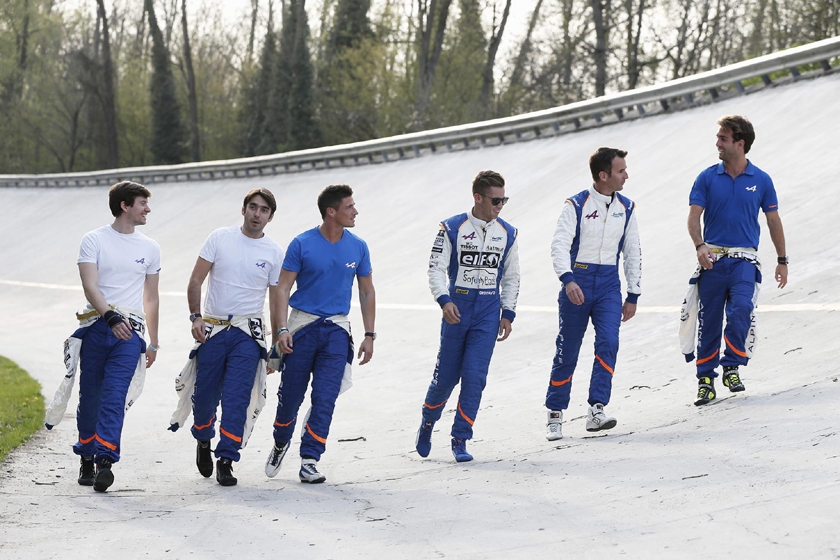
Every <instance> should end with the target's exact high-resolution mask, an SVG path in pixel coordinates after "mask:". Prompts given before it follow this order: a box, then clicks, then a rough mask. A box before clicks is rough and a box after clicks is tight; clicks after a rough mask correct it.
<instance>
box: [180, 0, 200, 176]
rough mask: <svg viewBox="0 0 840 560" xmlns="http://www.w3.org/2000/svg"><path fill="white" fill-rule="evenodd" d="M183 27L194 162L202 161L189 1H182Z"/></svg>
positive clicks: (191, 148)
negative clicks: (189, 21)
mask: <svg viewBox="0 0 840 560" xmlns="http://www.w3.org/2000/svg"><path fill="white" fill-rule="evenodd" d="M181 27H182V32H183V34H184V65H185V66H186V67H187V90H188V92H189V101H190V151H191V152H192V160H193V161H201V148H200V144H199V136H198V96H197V95H196V93H195V72H194V71H193V63H192V51H191V50H190V33H189V27H188V26H187V0H181Z"/></svg>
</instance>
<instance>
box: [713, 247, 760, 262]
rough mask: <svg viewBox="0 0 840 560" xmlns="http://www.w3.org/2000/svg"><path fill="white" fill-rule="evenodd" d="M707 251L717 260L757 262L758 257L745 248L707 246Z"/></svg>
mask: <svg viewBox="0 0 840 560" xmlns="http://www.w3.org/2000/svg"><path fill="white" fill-rule="evenodd" d="M709 249H711V251H712V253H714V254H715V255H717V258H724V257H729V258H731V259H746V260H748V261H757V260H758V255H756V254H755V252H754V251H751V250H750V248H747V247H718V246H716V245H712V246H709Z"/></svg>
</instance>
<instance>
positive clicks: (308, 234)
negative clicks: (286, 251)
mask: <svg viewBox="0 0 840 560" xmlns="http://www.w3.org/2000/svg"><path fill="white" fill-rule="evenodd" d="M316 235H321V234H320V232H319V231H318V228H317V227H314V228H311V229H308V230H306V231H302V232H301V233H299V234H297V235H296V236H295V237H294V239H293V241H297V242H298V243H302V242H305V241H308V240H310V239H312V238H313V237H315V236H316Z"/></svg>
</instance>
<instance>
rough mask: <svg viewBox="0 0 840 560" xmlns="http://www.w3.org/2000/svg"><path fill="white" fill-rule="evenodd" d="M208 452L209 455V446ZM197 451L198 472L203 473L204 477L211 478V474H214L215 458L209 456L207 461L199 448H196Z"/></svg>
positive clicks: (196, 463) (196, 464)
mask: <svg viewBox="0 0 840 560" xmlns="http://www.w3.org/2000/svg"><path fill="white" fill-rule="evenodd" d="M207 452H208V455H209V454H210V449H209V448H208V450H207ZM195 453H196V454H195V466H196V467H198V472H199V473H201V476H203V477H204V478H210V477H211V476H213V458H212V457H208V458H207V460H206V461H202V460H201V452H200V451H199V450H198V449H196V452H195Z"/></svg>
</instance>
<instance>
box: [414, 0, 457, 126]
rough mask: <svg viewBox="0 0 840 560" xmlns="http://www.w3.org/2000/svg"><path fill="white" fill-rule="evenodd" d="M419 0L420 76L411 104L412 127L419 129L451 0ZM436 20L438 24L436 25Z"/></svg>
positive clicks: (441, 47)
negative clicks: (415, 97) (414, 97)
mask: <svg viewBox="0 0 840 560" xmlns="http://www.w3.org/2000/svg"><path fill="white" fill-rule="evenodd" d="M440 1H441V2H442V4H441V5H440V8H439V9H438V0H429V2H428V4H427V3H426V0H419V3H418V6H419V7H418V29H417V32H418V33H419V35H420V36H419V40H418V43H419V44H420V49H419V52H418V68H419V80H418V86H417V100H416V102H415V107H414V113H415V114H414V123H413V127H412V128H414V129H415V130H422V128H423V126H424V124H425V122H426V118H427V116H428V114H429V107H430V105H431V98H432V86H433V85H434V79H435V72H436V70H437V65H438V61H439V60H440V53H441V50H442V49H443V38H444V34H445V32H446V20H447V18H448V17H449V6H450V5H451V4H452V0H440ZM435 23H437V25H435Z"/></svg>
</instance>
